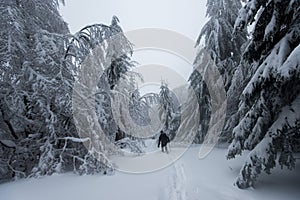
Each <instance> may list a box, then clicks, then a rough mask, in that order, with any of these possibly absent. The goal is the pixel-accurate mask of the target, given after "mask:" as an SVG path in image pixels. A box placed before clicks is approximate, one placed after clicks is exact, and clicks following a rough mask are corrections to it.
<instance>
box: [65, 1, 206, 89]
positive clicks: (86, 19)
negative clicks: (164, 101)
mask: <svg viewBox="0 0 300 200" xmlns="http://www.w3.org/2000/svg"><path fill="white" fill-rule="evenodd" d="M60 10H61V14H62V16H63V18H64V20H65V21H66V22H67V23H68V24H69V28H70V31H71V32H72V33H75V32H77V31H79V30H80V29H81V28H83V27H84V26H86V25H89V24H94V23H104V24H110V22H111V18H112V16H113V15H116V16H117V17H118V18H119V20H120V25H121V27H122V29H123V31H124V32H127V31H131V30H136V29H140V28H162V29H168V30H172V31H175V32H177V33H180V34H182V35H184V36H186V37H188V38H190V39H191V40H193V41H196V39H197V37H198V35H199V33H200V30H201V28H202V27H203V25H204V24H205V22H206V20H207V19H206V18H205V14H206V0H185V1H184V0H66V5H65V6H61V8H60ZM172 56H173V57H172ZM149 58H154V59H149ZM134 59H135V60H137V61H138V62H139V63H140V64H141V67H142V66H146V65H147V66H148V69H149V68H150V66H151V64H155V66H156V67H154V66H153V65H152V67H151V69H153V73H152V76H149V73H151V70H150V71H149V72H147V73H148V74H143V75H144V77H152V80H151V78H150V79H149V80H146V82H147V81H148V82H157V81H158V79H160V80H161V79H163V80H168V82H169V84H171V87H172V86H174V87H175V86H177V85H176V79H177V78H176V77H177V75H176V73H177V74H178V73H179V75H181V76H182V77H183V78H184V79H185V80H186V79H187V78H188V76H189V74H190V72H191V71H192V66H191V64H188V63H186V62H183V61H180V60H178V57H174V55H171V56H170V55H166V54H165V53H162V52H155V51H152V52H151V51H145V52H142V53H141V52H139V54H138V56H135V57H134ZM158 66H161V67H160V69H161V71H159V67H158ZM163 66H165V67H163ZM154 68H155V69H156V70H154ZM167 68H169V69H167ZM140 69H146V68H140ZM172 70H173V72H174V73H173V75H172V73H170V72H171V71H172ZM137 71H139V70H137ZM144 71H148V70H144ZM154 71H155V72H154ZM139 72H140V71H139ZM145 73H146V72H145ZM154 73H155V74H154ZM171 76H172V77H171ZM172 82H173V83H174V84H173V83H172ZM177 82H178V81H177ZM172 84H173V85H172ZM158 85H159V84H158ZM157 87H158V86H157ZM141 89H142V88H141ZM157 89H158V88H157Z"/></svg>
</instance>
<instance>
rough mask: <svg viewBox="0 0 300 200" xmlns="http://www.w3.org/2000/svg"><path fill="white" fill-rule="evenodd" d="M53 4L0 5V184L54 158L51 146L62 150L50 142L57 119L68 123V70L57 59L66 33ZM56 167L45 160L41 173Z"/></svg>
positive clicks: (34, 2) (55, 131) (52, 161)
mask: <svg viewBox="0 0 300 200" xmlns="http://www.w3.org/2000/svg"><path fill="white" fill-rule="evenodd" d="M58 4H59V3H58V1H41V0H31V1H26V2H24V1H3V2H1V4H0V12H1V20H0V23H1V42H0V45H1V48H0V49H1V52H0V54H1V67H0V69H1V75H0V77H1V78H0V81H1V82H0V84H1V87H0V90H1V96H0V113H1V114H0V115H1V117H0V121H1V122H0V123H1V131H0V141H1V142H0V151H1V153H0V154H1V157H0V160H1V161H0V163H1V165H0V168H1V170H0V178H1V179H10V178H12V177H15V178H17V177H25V176H28V175H29V174H31V173H32V172H33V169H34V168H35V167H36V166H37V165H38V163H39V162H40V161H41V160H43V158H44V155H48V157H49V158H50V157H52V156H54V152H55V151H54V150H53V149H54V148H53V146H54V143H55V145H56V146H60V145H61V144H58V141H57V140H55V138H56V136H57V135H56V133H58V132H60V131H59V130H60V129H61V128H62V126H60V125H58V124H59V122H60V120H59V118H58V116H63V117H62V118H61V120H63V119H67V118H65V117H64V116H65V115H64V114H65V113H64V112H65V109H64V107H65V105H67V102H68V101H69V99H68V96H66V95H65V91H64V90H68V86H66V84H67V82H68V80H66V79H65V77H64V75H63V73H62V71H64V72H65V73H64V74H67V73H68V72H67V71H68V69H67V68H63V67H62V59H61V58H63V56H62V55H64V51H65V49H64V36H63V35H65V34H67V33H68V32H69V31H68V28H67V26H66V23H65V22H64V21H63V20H62V18H61V16H60V15H59V12H58V10H57V8H58ZM65 80H66V81H65ZM50 138H51V139H50ZM50 141H51V142H50ZM54 141H55V142H54ZM49 142H50V143H49ZM56 153H57V154H59V152H56ZM55 156H56V157H57V158H56V161H57V160H59V159H60V158H59V155H55ZM56 161H54V159H52V160H51V161H50V160H49V159H48V160H47V162H48V163H50V164H49V165H47V164H45V165H44V169H46V168H47V170H49V172H53V171H55V170H56V169H57V170H59V168H60V165H58V162H56ZM47 162H46V163H47ZM46 165H47V166H46ZM41 171H43V170H41ZM41 173H42V174H45V171H44V172H41Z"/></svg>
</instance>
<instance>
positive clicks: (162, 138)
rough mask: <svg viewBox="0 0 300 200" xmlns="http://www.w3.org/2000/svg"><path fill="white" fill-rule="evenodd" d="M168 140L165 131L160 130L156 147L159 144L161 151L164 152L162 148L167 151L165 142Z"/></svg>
mask: <svg viewBox="0 0 300 200" xmlns="http://www.w3.org/2000/svg"><path fill="white" fill-rule="evenodd" d="M169 142H170V139H169V137H168V136H167V134H166V133H164V132H163V131H160V136H159V139H158V146H157V147H158V148H159V146H160V144H161V151H162V152H164V149H165V150H166V153H168V148H167V144H168V143H169Z"/></svg>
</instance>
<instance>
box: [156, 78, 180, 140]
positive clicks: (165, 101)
mask: <svg viewBox="0 0 300 200" xmlns="http://www.w3.org/2000/svg"><path fill="white" fill-rule="evenodd" d="M159 106H160V107H159V116H160V118H161V120H162V121H163V122H164V126H163V130H164V131H165V132H166V133H167V134H169V136H170V139H173V138H174V137H175V134H176V131H177V129H178V127H179V126H180V120H181V119H180V107H179V102H178V99H177V97H176V95H175V94H174V93H173V92H172V91H171V90H170V89H169V87H168V85H167V83H165V82H162V83H161V86H160V92H159Z"/></svg>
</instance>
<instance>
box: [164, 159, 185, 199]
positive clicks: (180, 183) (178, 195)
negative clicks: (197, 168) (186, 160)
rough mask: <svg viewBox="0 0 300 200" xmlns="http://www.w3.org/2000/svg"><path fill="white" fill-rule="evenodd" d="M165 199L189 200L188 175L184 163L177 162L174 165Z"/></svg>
mask: <svg viewBox="0 0 300 200" xmlns="http://www.w3.org/2000/svg"><path fill="white" fill-rule="evenodd" d="M166 197H167V198H165V199H168V200H187V198H186V175H185V172H184V168H183V163H180V161H176V162H175V163H174V165H173V171H172V173H171V176H170V177H169V184H168V189H167V190H166Z"/></svg>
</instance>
